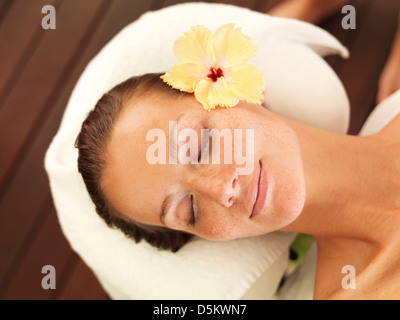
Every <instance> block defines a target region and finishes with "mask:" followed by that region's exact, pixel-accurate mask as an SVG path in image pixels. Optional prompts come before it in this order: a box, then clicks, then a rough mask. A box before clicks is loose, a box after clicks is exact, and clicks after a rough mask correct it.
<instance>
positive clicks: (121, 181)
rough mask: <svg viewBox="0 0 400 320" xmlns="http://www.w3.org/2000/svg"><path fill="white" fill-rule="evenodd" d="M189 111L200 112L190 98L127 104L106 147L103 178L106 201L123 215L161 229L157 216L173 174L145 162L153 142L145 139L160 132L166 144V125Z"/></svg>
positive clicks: (155, 98) (165, 167)
mask: <svg viewBox="0 0 400 320" xmlns="http://www.w3.org/2000/svg"><path fill="white" fill-rule="evenodd" d="M200 107H201V106H200ZM190 108H199V104H198V103H197V102H196V101H195V100H194V97H192V96H179V95H176V96H174V95H171V96H168V95H161V94H160V95H154V96H151V97H145V98H143V99H140V100H139V101H129V102H128V103H127V104H126V105H125V106H124V108H123V110H122V112H121V113H120V115H119V117H118V118H117V120H116V122H115V125H114V128H113V132H112V135H111V139H110V142H109V144H108V146H107V152H106V159H107V160H106V162H107V166H106V169H105V172H104V173H103V177H102V178H103V179H102V186H103V189H104V192H105V195H106V197H107V199H108V201H110V202H111V204H112V205H113V206H114V207H115V208H116V209H117V210H118V211H120V212H121V213H123V214H124V215H126V216H129V217H131V218H132V219H134V220H136V221H138V222H142V223H151V224H158V225H161V222H160V220H159V216H158V213H159V212H160V209H161V203H162V201H163V199H164V197H165V196H166V194H167V190H169V186H168V182H169V181H172V180H173V174H172V170H170V169H171V168H170V165H168V164H165V165H163V164H155V165H152V164H150V163H149V161H147V158H146V152H147V150H148V148H149V146H150V145H152V144H154V141H146V135H147V133H148V132H149V131H150V130H152V129H160V130H161V131H163V132H164V134H165V138H166V141H165V142H166V144H168V139H169V130H168V128H169V121H175V120H176V118H177V117H178V116H179V114H181V113H182V112H183V110H190Z"/></svg>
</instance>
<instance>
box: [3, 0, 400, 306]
mask: <svg viewBox="0 0 400 320" xmlns="http://www.w3.org/2000/svg"><path fill="white" fill-rule="evenodd" d="M180 2H183V1H173V0H146V1H143V0H85V1H79V0H0V146H1V149H0V299H109V298H108V296H107V294H106V293H105V292H104V291H103V289H102V288H101V286H100V285H99V283H98V281H97V279H96V278H95V276H94V275H93V273H92V272H91V271H90V270H89V269H88V268H87V266H86V265H85V264H84V263H83V262H82V260H81V259H80V258H79V257H78V256H77V255H76V254H75V253H74V252H73V251H72V250H71V248H70V246H69V244H68V243H67V241H66V239H65V238H64V236H63V234H62V233H61V230H60V227H59V225H58V221H57V217H56V213H55V209H54V206H53V202H52V198H51V195H50V190H49V186H48V179H47V175H46V173H45V171H44V167H43V158H44V154H45V151H46V149H47V147H48V145H49V143H50V141H51V139H52V137H53V136H54V135H55V133H56V131H57V128H58V126H59V123H60V120H61V117H62V113H63V110H64V108H65V106H66V103H67V101H68V98H69V95H70V94H71V91H72V89H73V87H74V85H75V83H76V81H77V79H78V77H79V75H80V74H81V72H82V71H83V69H84V68H85V66H86V64H87V63H88V62H89V61H90V59H91V58H92V57H93V56H94V55H95V54H96V53H97V52H98V51H99V50H100V49H101V48H102V47H103V46H104V45H105V44H106V43H107V42H108V41H109V40H110V39H111V38H112V37H113V36H114V35H115V34H116V33H117V32H118V31H119V30H121V29H122V28H123V27H124V26H126V25H127V24H129V23H130V22H132V21H134V20H135V19H137V18H138V17H139V16H140V15H141V14H142V13H144V12H146V11H148V10H156V9H159V8H162V7H166V6H169V5H172V4H176V3H180ZM215 2H226V3H231V4H237V5H239V6H245V7H248V8H251V9H253V10H257V11H266V10H268V9H269V8H270V7H271V6H273V5H274V4H275V3H277V2H280V1H279V0H236V1H215ZM351 2H352V4H353V5H354V6H355V7H356V10H357V29H356V30H346V31H345V30H343V29H342V28H341V19H342V17H343V15H341V14H340V13H338V14H337V15H335V16H333V17H331V18H329V19H328V20H327V21H325V22H324V23H323V24H322V25H321V26H322V27H323V28H325V29H327V30H328V31H330V32H331V33H332V34H334V35H335V36H336V37H338V38H339V40H341V41H342V42H343V43H344V44H345V45H346V46H347V47H348V48H349V49H350V52H351V55H352V56H351V58H350V59H348V60H346V61H344V60H342V59H340V58H337V57H330V58H328V62H329V63H330V65H331V66H332V67H333V68H334V70H335V71H336V72H337V73H338V75H339V77H340V78H341V80H342V81H343V83H344V86H345V88H346V90H347V93H348V95H349V98H350V101H351V106H352V118H351V128H350V132H349V133H350V134H357V133H358V131H359V130H360V128H361V126H362V124H363V122H364V121H365V119H366V117H367V116H368V114H369V113H370V111H371V110H372V108H373V107H374V106H375V94H376V89H377V81H378V77H379V74H380V72H381V70H382V68H383V66H384V63H385V61H386V58H387V56H388V54H389V51H390V47H391V43H392V39H393V36H394V32H395V28H396V24H397V14H398V12H399V10H400V0H385V1H382V0H354V1H351ZM47 4H51V5H53V6H54V7H55V8H56V13H57V15H56V18H57V20H56V21H57V29H56V30H43V29H42V28H41V19H42V17H43V16H44V15H43V14H42V13H41V9H42V7H43V6H44V5H47ZM47 264H50V265H53V266H54V267H55V268H56V271H57V278H56V279H57V288H56V289H55V290H43V289H42V287H41V280H42V276H43V275H42V274H41V268H42V267H43V266H44V265H47Z"/></svg>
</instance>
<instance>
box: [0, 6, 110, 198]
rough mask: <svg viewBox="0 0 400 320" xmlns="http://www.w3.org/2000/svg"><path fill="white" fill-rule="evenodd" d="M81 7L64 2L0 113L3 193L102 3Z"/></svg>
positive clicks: (0, 158) (0, 168) (0, 174)
mask: <svg viewBox="0 0 400 320" xmlns="http://www.w3.org/2000/svg"><path fill="white" fill-rule="evenodd" d="M79 3H80V5H79V7H78V6H77V3H76V2H75V1H64V2H63V3H62V5H61V6H60V8H59V9H58V11H57V29H56V30H43V31H41V32H43V33H44V36H43V38H42V40H41V41H40V44H39V45H38V47H37V49H36V50H35V51H34V52H33V53H32V57H31V58H30V60H29V62H28V64H27V65H26V67H25V69H24V72H23V73H22V74H21V76H20V77H19V78H18V81H17V82H16V84H15V86H14V87H13V89H12V90H11V92H10V93H9V94H8V96H7V99H6V100H5V102H4V105H3V107H2V108H1V109H0V136H1V139H2V152H1V154H0V189H1V188H2V187H3V186H4V182H5V179H6V176H7V175H8V174H9V173H10V172H12V170H13V169H15V167H16V166H17V161H16V160H17V155H18V153H19V152H20V151H21V150H22V151H23V150H24V148H25V147H24V143H28V141H29V137H30V136H32V132H31V131H32V129H33V128H34V127H35V124H36V121H38V119H40V117H41V116H45V114H46V113H47V112H48V108H51V102H52V96H54V95H55V94H57V92H58V91H59V90H61V89H62V85H63V79H64V78H63V76H64V74H65V72H67V69H66V68H67V67H68V63H69V60H70V59H71V57H72V56H73V54H74V52H75V51H76V50H77V48H78V45H79V43H80V40H81V37H82V35H83V34H84V32H85V30H86V28H87V26H88V25H89V23H90V21H91V20H92V19H93V17H94V16H95V14H96V12H97V10H98V8H99V7H101V4H102V3H103V2H100V1H98V0H87V1H84V2H79ZM0 193H1V192H0Z"/></svg>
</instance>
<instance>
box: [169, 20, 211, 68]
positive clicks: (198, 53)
mask: <svg viewBox="0 0 400 320" xmlns="http://www.w3.org/2000/svg"><path fill="white" fill-rule="evenodd" d="M174 53H175V56H176V57H177V58H178V60H179V62H190V63H196V64H199V65H201V66H202V67H204V68H210V67H211V66H212V65H213V60H214V51H213V47H212V33H211V31H210V30H208V29H207V28H205V27H203V26H200V25H197V26H195V27H192V28H191V29H190V30H189V31H188V32H185V33H184V35H183V36H181V37H179V38H178V39H176V41H175V43H174Z"/></svg>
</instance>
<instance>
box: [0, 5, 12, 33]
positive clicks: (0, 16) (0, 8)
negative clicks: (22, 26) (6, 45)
mask: <svg viewBox="0 0 400 320" xmlns="http://www.w3.org/2000/svg"><path fill="white" fill-rule="evenodd" d="M11 6H12V2H11V0H1V1H0V28H1V24H2V23H3V20H4V17H5V16H6V15H7V13H8V11H9V10H10V8H11Z"/></svg>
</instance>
